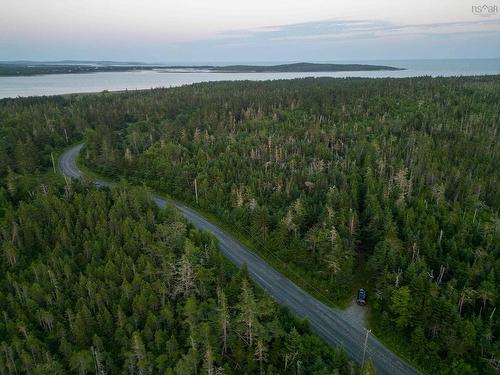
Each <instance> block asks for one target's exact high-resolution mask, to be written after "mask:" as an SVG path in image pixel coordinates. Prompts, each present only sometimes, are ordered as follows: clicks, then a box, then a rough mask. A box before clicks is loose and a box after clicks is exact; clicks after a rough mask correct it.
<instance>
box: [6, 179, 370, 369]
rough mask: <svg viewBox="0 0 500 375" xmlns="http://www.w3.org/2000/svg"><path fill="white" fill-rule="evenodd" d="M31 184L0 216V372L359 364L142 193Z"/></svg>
mask: <svg viewBox="0 0 500 375" xmlns="http://www.w3.org/2000/svg"><path fill="white" fill-rule="evenodd" d="M32 193H33V196H32V197H30V198H29V199H28V200H24V201H22V202H20V203H19V204H18V205H17V206H16V207H14V206H8V207H7V209H6V211H5V212H4V214H3V217H2V219H1V222H0V223H1V227H0V235H1V236H2V237H1V238H2V262H1V263H0V271H1V272H0V275H1V277H0V286H1V289H0V306H1V307H0V311H1V314H2V320H1V321H0V374H21V373H24V374H47V375H49V374H50V375H54V374H66V373H75V374H94V373H95V374H153V373H154V374H174V373H175V374H196V373H204V374H240V373H249V374H250V373H266V374H275V373H290V374H295V373H299V372H306V373H319V374H330V373H332V371H338V373H342V374H348V373H349V371H351V369H353V370H356V369H355V368H354V367H353V365H352V364H351V363H349V362H348V360H347V358H346V356H345V354H344V353H343V352H342V351H341V349H340V350H334V349H331V348H330V347H329V346H328V345H327V344H326V343H325V342H323V341H322V340H321V339H319V338H318V337H317V336H315V335H313V334H311V333H310V331H309V328H308V325H307V324H306V323H305V322H300V321H297V320H295V319H294V318H293V317H291V316H290V315H289V313H288V312H287V311H285V310H283V309H282V308H280V307H279V306H277V305H276V304H275V303H274V302H272V301H271V299H270V297H269V296H267V295H266V294H264V293H263V292H262V291H261V290H256V289H255V287H254V286H253V285H252V283H251V282H250V281H249V280H248V277H247V274H246V272H245V269H242V270H240V271H239V272H236V270H235V267H234V266H232V265H231V264H229V263H228V261H227V260H225V259H224V258H223V257H222V255H221V254H220V252H219V251H218V249H217V246H216V243H215V242H214V240H213V239H212V238H211V237H210V236H208V235H206V234H204V233H201V232H199V231H197V230H196V229H193V228H192V227H190V226H189V225H187V224H186V223H185V222H184V220H183V219H182V218H181V217H180V214H178V213H177V211H176V210H175V209H174V208H172V207H170V208H168V207H167V209H163V210H160V209H158V208H157V207H156V206H155V205H154V204H153V203H152V202H151V200H150V199H149V197H148V195H147V194H146V192H145V191H144V190H140V189H139V190H137V189H131V188H128V187H126V186H125V187H119V188H116V189H115V190H113V191H112V192H111V191H109V190H106V191H102V190H101V191H97V190H95V189H90V188H89V186H81V185H74V184H69V185H66V186H64V188H59V189H57V188H54V186H45V185H43V186H40V187H38V188H37V189H36V190H35V191H33V192H32ZM368 370H369V369H366V371H365V373H369V371H368ZM367 371H368V372H367Z"/></svg>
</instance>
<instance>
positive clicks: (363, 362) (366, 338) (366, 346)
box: [361, 328, 372, 368]
mask: <svg viewBox="0 0 500 375" xmlns="http://www.w3.org/2000/svg"><path fill="white" fill-rule="evenodd" d="M365 330H366V336H365V345H364V346H363V361H362V362H361V368H363V366H364V365H365V356H366V349H367V348H368V335H369V334H370V332H371V331H372V330H371V329H366V328H365Z"/></svg>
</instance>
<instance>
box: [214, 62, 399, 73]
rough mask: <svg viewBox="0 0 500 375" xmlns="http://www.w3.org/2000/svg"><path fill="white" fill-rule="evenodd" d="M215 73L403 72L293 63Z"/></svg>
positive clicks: (231, 67)
mask: <svg viewBox="0 0 500 375" xmlns="http://www.w3.org/2000/svg"><path fill="white" fill-rule="evenodd" d="M213 70H214V71H217V72H255V73H265V72H272V73H278V72H279V73H282V72H346V71H351V72H352V71H366V70H404V69H401V68H395V67H393V66H384V65H364V64H314V63H295V64H281V65H268V66H259V65H229V66H217V67H214V68H213Z"/></svg>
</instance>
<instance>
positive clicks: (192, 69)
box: [0, 62, 405, 77]
mask: <svg viewBox="0 0 500 375" xmlns="http://www.w3.org/2000/svg"><path fill="white" fill-rule="evenodd" d="M397 70H405V69H404V68H397V67H393V66H386V65H371V64H316V63H294V64H280V65H226V66H215V65H200V66H169V65H126V64H125V65H111V64H110V65H100V64H40V63H38V64H37V63H27V62H26V63H24V62H23V63H0V77H26V76H34V75H47V74H82V73H98V72H130V71H156V72H158V73H321V72H362V71H397Z"/></svg>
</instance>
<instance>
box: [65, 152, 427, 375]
mask: <svg viewBox="0 0 500 375" xmlns="http://www.w3.org/2000/svg"><path fill="white" fill-rule="evenodd" d="M82 146H83V145H78V146H75V147H73V148H71V149H70V150H68V151H66V152H65V153H64V154H63V155H62V156H61V158H60V159H59V170H60V171H61V172H62V173H63V174H64V175H65V176H67V177H71V178H79V177H81V176H82V173H81V171H80V170H79V169H78V167H77V166H76V162H75V158H76V156H77V155H78V153H79V151H80V149H81V148H82ZM96 185H98V186H111V185H112V184H111V183H109V182H105V181H96ZM152 199H153V201H154V202H155V203H156V204H157V205H158V206H159V207H165V206H166V205H167V204H169V203H171V204H174V205H175V207H177V209H178V210H179V211H180V212H181V213H182V214H183V215H184V217H185V218H186V219H187V220H189V221H190V222H191V223H192V224H193V225H194V226H195V227H196V228H199V229H202V230H204V231H207V232H210V233H212V234H213V235H214V236H215V237H216V238H217V239H218V241H219V247H220V250H221V251H222V253H223V254H224V255H225V256H226V257H227V258H228V259H229V260H231V261H232V262H233V263H234V264H236V265H237V266H241V265H243V264H246V265H247V267H248V271H249V274H250V276H251V277H252V279H253V280H254V281H255V282H256V283H257V284H259V285H260V286H261V287H262V288H264V289H265V290H266V291H267V292H268V293H269V294H270V295H271V296H272V297H273V298H274V299H275V300H276V301H277V302H278V303H281V304H283V305H285V306H288V308H289V309H290V310H291V311H293V312H294V313H295V314H296V315H298V316H299V317H301V318H305V319H307V320H309V323H310V325H311V327H312V328H313V329H314V331H316V333H317V334H318V335H320V336H321V337H323V339H325V340H326V341H327V342H328V343H329V344H331V345H340V346H342V347H343V348H344V350H345V351H346V352H347V354H348V355H349V357H351V358H352V359H354V360H355V361H356V362H358V363H361V362H362V360H363V347H364V340H365V335H366V330H365V328H364V327H362V326H360V325H359V324H355V322H353V320H352V319H349V318H348V317H347V316H346V315H345V314H344V312H343V311H341V310H337V309H333V308H331V307H328V306H326V305H325V304H323V303H321V302H320V301H318V300H317V299H316V298H314V297H313V296H311V295H310V294H309V293H307V292H305V291H304V290H302V289H301V288H299V287H298V286H297V285H295V284H294V283H293V282H292V281H290V280H288V279H287V278H286V277H285V276H283V275H282V274H281V273H279V272H278V271H276V270H275V269H274V268H272V267H271V266H270V265H268V264H267V263H266V262H265V261H264V260H263V259H262V258H260V257H259V256H257V255H256V254H254V253H252V252H251V251H250V250H249V249H248V248H247V247H245V246H244V245H243V244H242V243H240V242H239V241H237V240H236V239H235V238H233V237H232V236H231V235H230V234H228V233H227V232H225V231H224V230H222V229H221V228H219V227H218V226H216V225H214V224H212V223H211V222H210V221H208V220H207V219H205V218H204V217H202V216H201V215H200V214H198V213H197V212H196V211H194V210H192V209H190V208H189V207H186V206H184V205H182V204H179V203H176V202H170V201H166V200H165V199H163V198H161V197H159V196H157V195H153V196H152ZM368 357H371V358H372V359H373V361H374V364H375V367H376V369H377V374H381V375H411V374H419V372H418V371H417V370H415V369H414V368H413V367H411V366H410V365H408V364H407V363H406V362H404V361H403V360H402V359H400V358H399V357H398V356H396V355H395V354H394V353H392V352H391V351H390V350H389V349H387V348H386V347H385V346H384V345H383V344H382V343H381V342H380V341H378V340H377V339H376V338H375V337H373V336H372V335H370V336H369V339H368V346H367V350H366V358H368Z"/></svg>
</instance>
